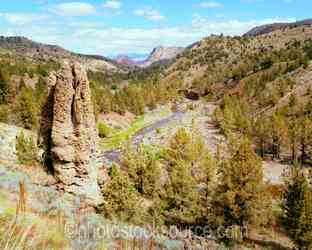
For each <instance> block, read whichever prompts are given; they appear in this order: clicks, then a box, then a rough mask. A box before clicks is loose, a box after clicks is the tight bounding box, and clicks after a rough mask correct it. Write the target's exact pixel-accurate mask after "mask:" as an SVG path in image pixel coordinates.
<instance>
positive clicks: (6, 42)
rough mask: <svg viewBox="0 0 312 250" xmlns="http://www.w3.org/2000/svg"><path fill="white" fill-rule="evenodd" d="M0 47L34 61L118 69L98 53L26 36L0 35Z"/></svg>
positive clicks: (118, 68)
mask: <svg viewBox="0 0 312 250" xmlns="http://www.w3.org/2000/svg"><path fill="white" fill-rule="evenodd" d="M0 48H2V49H5V50H9V51H12V52H14V53H15V54H17V55H18V56H22V57H26V58H29V59H32V60H36V61H48V60H66V59H67V60H75V61H78V62H79V63H81V64H82V65H84V66H85V67H86V69H88V70H94V71H105V72H106V71H119V70H121V68H120V67H119V65H118V64H117V63H116V62H115V61H113V60H111V59H108V58H106V57H103V56H100V55H84V54H79V53H74V52H70V51H68V50H66V49H64V48H62V47H60V46H57V45H49V44H43V43H38V42H34V41H32V40H30V39H28V38H26V37H20V36H12V37H5V36H0Z"/></svg>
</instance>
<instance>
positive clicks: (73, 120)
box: [41, 63, 101, 205]
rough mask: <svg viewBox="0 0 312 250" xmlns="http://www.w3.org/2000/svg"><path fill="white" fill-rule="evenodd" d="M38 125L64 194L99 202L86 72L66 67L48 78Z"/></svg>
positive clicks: (91, 110)
mask: <svg viewBox="0 0 312 250" xmlns="http://www.w3.org/2000/svg"><path fill="white" fill-rule="evenodd" d="M49 89H50V91H49V93H48V95H47V96H48V98H47V103H46V105H45V107H44V109H43V120H42V122H41V138H42V144H44V145H45V146H46V150H47V151H48V154H49V155H51V157H52V164H53V171H54V175H55V177H56V178H57V180H58V181H59V182H60V187H62V188H63V189H64V191H65V192H68V193H72V194H74V195H79V196H84V198H85V199H86V200H87V202H88V203H89V204H91V205H97V204H98V203H99V202H101V194H100V190H99V186H98V183H97V166H96V159H95V156H96V140H97V129H96V124H95V117H94V112H93V107H92V101H91V91H90V88H89V81H88V78H87V74H86V71H85V70H84V69H82V67H81V66H80V65H78V64H68V63H67V64H65V65H64V66H63V68H62V69H61V70H60V71H59V72H58V73H57V74H56V75H54V76H51V77H50V82H49Z"/></svg>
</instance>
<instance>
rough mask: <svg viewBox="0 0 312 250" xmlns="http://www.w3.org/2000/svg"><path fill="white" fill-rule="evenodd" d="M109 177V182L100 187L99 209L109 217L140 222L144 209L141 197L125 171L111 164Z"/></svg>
mask: <svg viewBox="0 0 312 250" xmlns="http://www.w3.org/2000/svg"><path fill="white" fill-rule="evenodd" d="M110 178H111V180H110V181H109V183H107V184H106V185H105V186H104V187H103V189H102V194H103V198H104V203H103V204H102V205H101V206H100V207H99V211H100V212H101V213H103V214H104V216H106V217H108V218H111V219H119V220H121V221H125V222H132V223H140V222H142V221H141V220H142V218H143V214H144V209H143V207H142V206H141V198H140V196H139V193H138V192H137V191H136V189H135V187H134V185H133V183H132V182H131V180H130V178H129V177H128V175H127V173H124V172H123V171H122V170H120V169H119V168H118V167H117V166H116V165H113V166H112V168H111V170H110Z"/></svg>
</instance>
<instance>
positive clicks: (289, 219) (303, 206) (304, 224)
mask: <svg viewBox="0 0 312 250" xmlns="http://www.w3.org/2000/svg"><path fill="white" fill-rule="evenodd" d="M282 209H283V224H284V227H285V229H287V232H289V235H290V236H291V237H292V239H293V240H294V242H295V243H296V245H297V246H298V248H299V249H311V248H310V247H311V246H312V193H311V190H310V187H309V184H308V181H307V178H306V177H305V176H304V173H303V171H302V170H301V169H300V165H299V164H298V163H297V162H295V165H294V166H293V167H292V169H291V170H290V174H289V176H288V177H287V178H285V190H284V192H283V203H282Z"/></svg>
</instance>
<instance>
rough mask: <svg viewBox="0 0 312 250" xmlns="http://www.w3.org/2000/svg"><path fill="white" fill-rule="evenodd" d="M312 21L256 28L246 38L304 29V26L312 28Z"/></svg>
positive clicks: (274, 24)
mask: <svg viewBox="0 0 312 250" xmlns="http://www.w3.org/2000/svg"><path fill="white" fill-rule="evenodd" d="M311 25H312V19H306V20H303V21H297V22H293V23H273V24H266V25H262V26H258V27H255V28H253V29H251V30H250V31H248V32H247V33H246V34H245V36H257V35H263V34H267V33H270V32H273V31H276V30H281V29H286V28H296V27H303V26H311Z"/></svg>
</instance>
